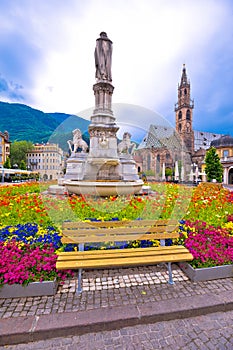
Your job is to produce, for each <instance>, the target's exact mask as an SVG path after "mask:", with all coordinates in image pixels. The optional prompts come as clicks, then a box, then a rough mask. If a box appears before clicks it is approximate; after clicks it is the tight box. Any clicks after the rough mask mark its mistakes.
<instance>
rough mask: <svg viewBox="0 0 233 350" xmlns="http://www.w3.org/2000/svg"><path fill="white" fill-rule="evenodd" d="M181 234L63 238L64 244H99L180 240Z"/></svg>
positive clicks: (88, 235)
mask: <svg viewBox="0 0 233 350" xmlns="http://www.w3.org/2000/svg"><path fill="white" fill-rule="evenodd" d="M178 237H179V233H178V232H173V233H168V232H165V233H155V234H153V233H151V234H142V233H135V234H118V235H117V234H116V233H113V234H111V233H109V234H106V235H92V234H91V233H90V234H87V235H82V234H79V233H78V232H77V233H76V234H74V233H73V234H69V235H68V236H64V238H62V243H94V242H96V243H98V242H125V241H136V240H140V241H141V240H152V239H167V238H178Z"/></svg>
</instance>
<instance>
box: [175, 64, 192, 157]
mask: <svg viewBox="0 0 233 350" xmlns="http://www.w3.org/2000/svg"><path fill="white" fill-rule="evenodd" d="M190 90H191V89H190V82H189V80H188V78H187V73H186V67H185V64H183V69H182V75H181V80H180V84H178V102H177V103H176V105H175V112H176V131H177V132H178V134H179V135H180V138H181V139H182V140H183V142H184V144H185V146H186V149H187V150H188V152H189V153H190V155H192V153H193V152H194V132H193V107H194V103H193V100H191V98H190Z"/></svg>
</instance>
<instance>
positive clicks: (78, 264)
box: [56, 253, 193, 270]
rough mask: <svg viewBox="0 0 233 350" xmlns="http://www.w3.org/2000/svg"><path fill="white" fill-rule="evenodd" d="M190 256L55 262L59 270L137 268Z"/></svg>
mask: <svg viewBox="0 0 233 350" xmlns="http://www.w3.org/2000/svg"><path fill="white" fill-rule="evenodd" d="M192 258H193V257H192V255H191V254H190V253H180V254H177V253H176V254H169V256H168V255H167V254H161V255H151V256H136V257H135V256H133V257H114V256H113V257H111V258H109V259H102V258H99V259H88V258H87V257H86V259H83V260H77V259H74V260H66V261H59V260H58V261H57V264H56V266H57V268H58V269H60V270H62V269H63V270H65V269H80V268H86V269H87V268H88V269H92V268H106V266H107V267H108V268H109V267H118V266H119V267H123V266H138V265H150V264H159V263H162V262H168V261H169V262H177V261H179V262H181V261H187V260H192Z"/></svg>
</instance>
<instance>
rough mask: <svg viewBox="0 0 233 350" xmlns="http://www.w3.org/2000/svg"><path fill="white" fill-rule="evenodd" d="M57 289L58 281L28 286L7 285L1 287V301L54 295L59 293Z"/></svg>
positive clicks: (33, 283) (34, 283) (35, 283)
mask: <svg viewBox="0 0 233 350" xmlns="http://www.w3.org/2000/svg"><path fill="white" fill-rule="evenodd" d="M57 287H58V282H57V281H56V279H55V280H54V281H43V282H32V283H29V284H28V285H27V286H21V285H20V284H12V285H10V284H6V285H4V286H3V287H0V299H3V298H5V299H8V298H24V297H37V296H43V295H54V294H56V292H57Z"/></svg>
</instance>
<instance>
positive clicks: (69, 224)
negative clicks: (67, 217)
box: [62, 219, 178, 229]
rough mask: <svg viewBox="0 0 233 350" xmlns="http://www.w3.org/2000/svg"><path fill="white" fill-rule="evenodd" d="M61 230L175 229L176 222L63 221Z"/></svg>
mask: <svg viewBox="0 0 233 350" xmlns="http://www.w3.org/2000/svg"><path fill="white" fill-rule="evenodd" d="M62 226H63V229H66V228H90V227H113V228H114V227H119V226H122V227H134V226H137V227H141V226H143V227H145V226H148V227H152V226H155V227H159V226H164V227H165V226H166V227H168V226H173V229H174V227H177V226H178V223H177V220H168V219H163V220H162V219H159V220H129V221H77V222H74V221H65V222H63V225H62Z"/></svg>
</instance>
